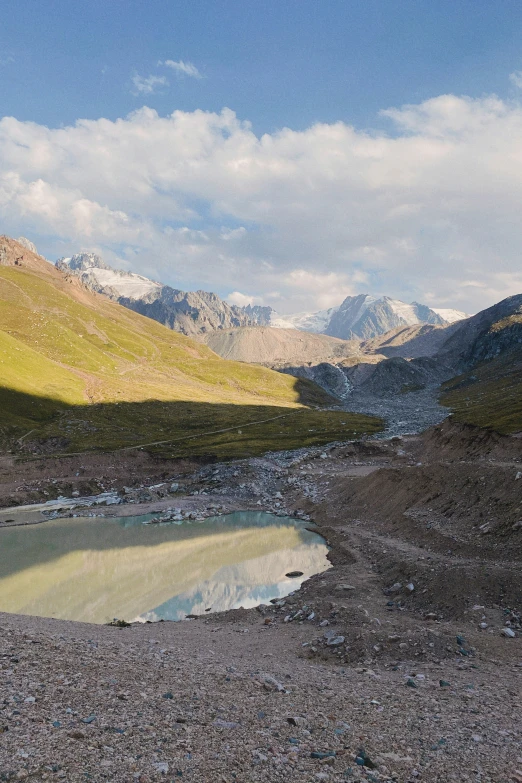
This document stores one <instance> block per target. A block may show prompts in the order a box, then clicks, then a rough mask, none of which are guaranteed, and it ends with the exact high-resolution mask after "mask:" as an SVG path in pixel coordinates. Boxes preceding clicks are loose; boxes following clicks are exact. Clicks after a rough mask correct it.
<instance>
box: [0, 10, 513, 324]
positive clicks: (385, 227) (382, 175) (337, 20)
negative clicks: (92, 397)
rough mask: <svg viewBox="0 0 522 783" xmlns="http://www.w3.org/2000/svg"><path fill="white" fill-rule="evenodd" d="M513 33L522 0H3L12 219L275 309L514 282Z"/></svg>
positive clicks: (176, 280) (50, 243)
mask: <svg viewBox="0 0 522 783" xmlns="http://www.w3.org/2000/svg"><path fill="white" fill-rule="evenodd" d="M521 33H522V3H520V2H519V0H497V1H496V2H490V1H489V0H487V1H486V0H469V1H468V0H451V1H450V0H436V2H434V1H433V0H429V1H428V0H364V1H363V0H359V2H351V1H350V0H344V1H340V0H322V1H321V2H316V1H315V0H314V1H313V2H312V0H300V1H298V0H266V1H265V2H261V1H259V2H257V1H256V0H241V1H236V0H234V1H232V0H220V1H219V2H212V1H211V0H205V1H204V2H203V1H202V0H190V2H183V3H182V2H175V1H174V0H148V1H147V2H145V1H144V0H139V1H137V0H88V2H77V1H75V0H67V1H66V0H46V1H45V2H41V0H16V2H14V1H13V0H4V2H3V3H2V10H1V19H0V117H4V118H6V117H14V118H15V119H16V123H13V122H11V121H8V120H4V121H3V122H2V132H1V133H0V176H1V177H3V180H2V181H3V182H4V186H3V190H2V185H1V182H0V218H1V219H2V221H3V224H4V229H3V230H5V231H6V232H7V233H13V232H18V233H20V234H26V235H30V236H31V238H33V239H35V241H37V243H38V246H39V247H40V248H41V250H42V252H45V253H46V254H47V255H48V256H49V257H50V258H54V257H56V256H58V255H61V254H62V253H63V254H68V253H71V252H74V251H75V250H78V249H95V250H97V251H99V252H102V253H103V254H104V256H105V257H107V259H108V260H110V261H112V262H114V263H117V264H119V265H121V266H125V267H127V268H132V269H135V270H136V271H141V272H144V273H146V274H151V275H154V276H156V277H157V278H160V279H162V280H164V281H165V282H169V283H171V284H173V285H178V286H179V287H192V288H194V287H206V288H208V287H212V288H213V289H214V290H216V291H217V292H218V293H220V294H222V295H229V294H230V293H231V292H234V296H235V295H236V294H237V296H236V301H243V300H242V299H241V297H244V301H247V300H249V301H250V300H251V301H259V302H263V303H269V304H272V305H273V306H275V307H277V308H278V309H280V310H281V311H285V310H287V311H292V310H296V309H304V308H308V307H313V306H314V305H317V306H318V307H322V306H329V305H330V304H334V303H336V300H337V299H339V297H341V298H342V296H343V295H346V294H348V293H357V292H359V291H360V290H369V291H370V292H371V293H390V294H392V295H394V296H400V297H403V298H405V299H409V300H411V299H414V298H415V299H419V300H421V301H427V303H431V304H440V306H442V307H446V306H455V307H462V308H465V309H468V310H469V309H476V308H477V307H478V306H483V305H485V304H490V303H491V300H492V299H494V298H495V297H497V298H500V296H502V295H507V294H508V293H515V291H516V290H517V289H518V287H519V286H520V284H521V281H520V276H519V272H518V268H519V263H518V257H519V252H518V248H519V246H520V240H521V239H522V237H520V236H519V229H518V225H517V224H518V222H519V221H518V219H517V217H516V215H517V214H518V212H517V207H516V204H517V203H518V201H519V197H520V192H519V185H520V187H521V189H522V183H519V181H518V178H517V176H516V173H514V172H512V171H511V169H512V168H513V166H512V159H513V158H517V159H518V148H517V147H514V148H513V149H511V148H510V144H511V142H512V141H513V143H515V141H514V140H515V138H516V137H517V136H518V134H519V126H518V122H519V121H520V122H521V125H520V128H522V118H521V115H520V103H519V100H520V91H521V87H522V73H519V72H522V47H521V45H520V41H521ZM169 63H170V64H169ZM510 75H511V76H510ZM448 96H449V97H448ZM466 96H468V97H466ZM492 96H497V98H494V97H492ZM495 100H497V103H495ZM410 104H411V105H412V106H413V107H415V108H414V109H413V110H412V111H410V112H409V113H408V111H409V110H407V109H405V108H404V107H405V106H407V105H410ZM145 106H146V107H148V108H149V109H151V110H153V112H155V114H154V113H151V114H146V113H145V114H144V113H143V111H142V109H143V107H145ZM224 107H228V108H229V109H230V110H232V112H234V113H235V115H236V117H237V119H234V120H232V119H231V118H230V116H229V115H228V114H227V115H226V117H225V116H224V115H222V114H221V112H222V110H223V109H224ZM387 109H392V112H391V113H388V114H386V115H385V114H383V110H387ZM175 111H176V112H178V113H180V114H178V115H177V117H176V119H175V120H171V121H169V122H168V123H167V124H166V121H165V122H164V120H165V118H168V117H170V116H171V115H172V112H175ZM133 112H137V114H134V115H133V114H132V113H133ZM202 113H204V115H203V114H202ZM129 115H130V117H129ZM101 118H105V119H106V120H108V121H110V122H109V123H103V122H102V121H101ZM441 118H443V119H441ZM79 120H92V121H93V123H92V124H91V125H85V123H84V124H83V125H81V123H80V126H81V127H79V126H78V124H77V123H78V121H79ZM243 123H248V125H244V124H243ZM338 123H342V128H341V131H340V132H337V131H336V128H338V127H339V126H338V125H337V124H338ZM318 124H319V125H318ZM69 126H70V127H69ZM350 126H353V127H354V128H355V131H356V133H355V135H354V134H352V133H351V131H350ZM319 127H322V128H323V130H317V128H319ZM60 128H68V130H67V131H66V132H58V131H57V132H48V131H47V129H60ZM283 128H288V129H290V131H289V133H288V134H286V135H284V134H283V135H282V134H281V129H283ZM314 128H315V129H316V130H314ZM486 128H487V129H488V130H487V131H486V130H485V129H486ZM263 134H267V136H266V137H265V140H264V141H263V139H262V136H263ZM457 137H458V139H457ZM506 137H507V138H508V140H509V144H508V145H507V148H506V144H505V143H503V144H502V145H500V143H499V147H498V149H495V151H494V154H492V153H491V149H492V139H493V140H497V141H498V140H499V139H501V138H502V139H504V142H505V139H506ZM368 138H369V139H371V140H372V142H371V144H370V143H369V142H367V139H368ZM393 141H395V142H396V144H392V143H391V142H393ZM457 142H458V143H457ZM450 143H451V145H452V146H451V150H450V149H449V145H450ZM493 146H494V143H493ZM44 147H45V150H46V152H45V155H44V154H43V152H42V150H43V149H44ZM370 147H371V149H370ZM407 147H408V149H407ZM471 150H475V155H476V156H478V158H479V159H480V160H482V159H483V157H485V158H487V160H486V161H485V162H483V164H482V166H483V168H482V170H481V171H479V172H477V170H476V168H477V167H476V157H475V158H474V157H473V155H471V153H470V151H471ZM120 155H121V160H119V159H118V156H120ZM162 155H163V159H164V160H165V161H166V162H165V169H164V171H162V163H161V160H162V157H161V156H162ZM125 156H127V157H125ZM128 156H130V157H131V158H132V160H131V163H132V165H129V166H128V165H127V164H128V163H129V157H128ZM433 156H435V157H436V159H437V161H439V163H438V164H437V165H439V164H440V169H439V168H437V170H436V171H434V168H433V165H431V163H430V161H431V160H432V159H433ZM86 160H89V165H88V166H87V164H85V161H86ZM108 160H110V163H109V164H108ZM336 161H339V166H337V163H336ZM376 161H378V162H379V163H378V167H379V171H378V172H376V171H375V169H376V165H377V164H376ZM401 161H402V162H401ZM409 166H410V167H411V171H410V173H409V174H408V175H406V174H405V170H406V169H407V168H408V167H409ZM394 167H395V169H396V170H395V169H394ZM108 168H110V169H111V173H110V176H111V177H112V179H111V181H110V182H109V174H108ZM504 168H505V169H506V171H508V172H509V175H508V174H506V177H507V176H509V182H508V181H507V180H506V181H505V182H504V181H503V182H502V184H500V183H498V184H495V172H497V171H499V170H502V171H504ZM112 169H113V170H112ZM127 169H128V170H127ZM202 171H204V172H205V173H204V175H200V172H202ZM231 171H233V172H236V175H237V176H235V177H231V176H230V172H231ZM457 171H460V179H458V180H457V179H455V178H453V179H452V177H455V176H456V175H455V172H457ZM492 172H493V175H492ZM189 173H190V176H189ZM503 176H504V174H502V177H503ZM481 177H482V178H481ZM97 180H98V181H97ZM414 180H415V182H414ZM100 183H101V184H100ZM463 183H465V186H464V188H463V187H462V184H463ZM399 190H400V191H401V192H400V193H399ZM482 191H484V193H482ZM521 192H522V190H521ZM2 193H3V194H4V195H3V196H2ZM480 193H482V195H480ZM283 194H284V199H283ZM2 198H3V201H2ZM278 199H280V201H278ZM362 204H365V205H366V207H365V208H363V206H361V205H362ZM441 205H443V206H444V205H445V208H444V209H442V208H441ZM488 220H489V221H490V225H488V223H487V221H488ZM486 228H487V229H488V230H487V231H486ZM0 230H2V229H1V227H0ZM231 232H235V233H231ZM493 272H494V273H495V275H496V277H495V279H493V278H492V274H493Z"/></svg>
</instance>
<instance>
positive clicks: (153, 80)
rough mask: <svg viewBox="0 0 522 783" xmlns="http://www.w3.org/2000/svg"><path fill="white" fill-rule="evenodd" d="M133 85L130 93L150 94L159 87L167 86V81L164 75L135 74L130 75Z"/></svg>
mask: <svg viewBox="0 0 522 783" xmlns="http://www.w3.org/2000/svg"><path fill="white" fill-rule="evenodd" d="M132 84H133V85H134V87H133V89H132V93H133V94H134V95H152V94H153V93H155V92H157V90H158V88H159V87H168V86H169V82H168V79H167V78H166V77H165V76H154V75H151V76H140V75H139V74H137V73H136V74H135V75H134V76H133V77H132Z"/></svg>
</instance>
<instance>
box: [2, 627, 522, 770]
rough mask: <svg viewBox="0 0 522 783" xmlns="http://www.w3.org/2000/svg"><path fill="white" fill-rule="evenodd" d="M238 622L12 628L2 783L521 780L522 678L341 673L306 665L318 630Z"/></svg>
mask: <svg viewBox="0 0 522 783" xmlns="http://www.w3.org/2000/svg"><path fill="white" fill-rule="evenodd" d="M239 614H241V613H239ZM237 615H238V613H235V616H234V617H233V618H231V619H230V620H229V621H227V622H225V623H221V624H219V625H217V626H216V625H214V624H213V623H212V622H211V621H208V624H204V623H200V622H199V621H194V622H190V621H187V622H186V623H183V624H171V623H164V624H158V625H155V626H141V627H132V628H130V629H116V628H105V627H93V626H88V625H82V624H75V623H67V622H60V621H52V620H40V619H32V618H18V617H13V616H8V615H2V616H0V624H1V625H0V628H1V633H2V636H1V645H0V651H1V652H0V654H1V656H2V657H1V660H2V671H1V681H2V695H3V704H2V711H1V719H0V721H1V726H0V728H1V730H2V731H3V733H2V735H1V737H0V758H1V766H0V770H1V773H0V779H2V780H17V779H18V780H19V779H26V778H28V779H33V780H53V779H63V780H67V781H85V780H93V781H103V780H110V781H131V780H137V781H140V783H146V782H147V781H156V780H178V779H185V780H192V781H223V782H225V781H226V782H227V783H232V781H238V782H239V781H286V780H292V781H316V780H331V781H335V780H344V781H350V780H352V781H356V780H370V781H371V780H378V781H391V780H396V781H416V780H425V781H430V782H431V781H437V782H439V781H440V783H442V782H443V781H444V782H446V781H481V782H482V783H486V781H487V782H491V783H501V781H506V782H507V781H516V780H518V778H517V777H516V770H517V769H520V768H521V767H522V759H521V758H520V754H521V750H520V729H521V726H520V702H519V699H520V693H521V689H520V675H521V673H522V669H521V668H520V667H517V666H514V665H513V666H510V667H507V668H506V669H505V670H504V671H503V677H502V684H500V683H499V682H498V679H497V678H498V673H499V672H498V668H497V666H496V664H495V663H494V662H492V661H481V662H480V664H476V663H473V664H472V663H470V662H468V661H465V662H462V661H460V660H459V661H457V660H448V661H444V662H443V663H441V664H438V665H437V664H435V663H431V664H414V663H407V662H403V663H399V664H397V665H396V666H392V665H391V664H390V665H388V666H387V667H383V666H378V667H376V668H375V667H374V668H370V667H365V666H359V667H354V668H348V667H346V668H344V667H332V666H330V665H327V664H320V663H314V662H310V661H308V660H303V659H300V658H298V657H296V651H297V650H298V649H299V648H300V645H301V644H302V642H301V639H302V638H303V629H302V627H299V626H295V627H294V628H291V629H289V628H288V627H287V628H285V627H284V626H282V627H279V628H277V627H272V626H265V625H264V622H263V620H262V618H259V619H258V620H257V621H253V620H252V616H251V615H247V613H245V618H244V619H243V620H242V619H241V618H240V617H238V616H237ZM441 680H443V681H444V682H445V683H448V684H447V685H442V686H441V685H440V681H441ZM313 754H315V757H314V755H313ZM317 754H320V755H319V757H317ZM322 754H329V755H323V756H322V757H321V755H322ZM357 759H359V763H358V761H357ZM361 761H365V762H366V766H359V764H360V763H361ZM368 765H369V766H368ZM373 765H375V766H376V767H377V768H374V767H373Z"/></svg>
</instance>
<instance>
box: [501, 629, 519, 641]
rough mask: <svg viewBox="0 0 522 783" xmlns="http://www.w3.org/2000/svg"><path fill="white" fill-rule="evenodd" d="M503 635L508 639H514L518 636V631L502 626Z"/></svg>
mask: <svg viewBox="0 0 522 783" xmlns="http://www.w3.org/2000/svg"><path fill="white" fill-rule="evenodd" d="M500 633H501V634H502V636H505V637H506V638H507V639H514V638H515V636H516V633H515V632H514V631H513V629H512V628H502V630H501V632H500Z"/></svg>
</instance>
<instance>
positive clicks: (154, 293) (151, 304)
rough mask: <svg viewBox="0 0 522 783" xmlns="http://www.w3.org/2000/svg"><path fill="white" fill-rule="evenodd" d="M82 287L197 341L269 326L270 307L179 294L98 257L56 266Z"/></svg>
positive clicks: (205, 294) (65, 260) (207, 295)
mask: <svg viewBox="0 0 522 783" xmlns="http://www.w3.org/2000/svg"><path fill="white" fill-rule="evenodd" d="M56 266H57V267H58V269H62V270H68V271H70V272H72V273H73V274H75V275H77V276H78V277H79V278H80V280H81V281H82V283H83V284H84V285H86V286H87V287H88V288H90V289H91V290H92V291H96V292H97V293H99V294H104V295H105V296H108V297H109V298H110V299H113V300H114V301H116V302H118V303H119V304H121V305H123V306H124V307H128V308H129V309H130V310H134V311H136V312H138V313H141V315H146V316H148V317H149V318H153V319H154V320H155V321H159V322H160V323H162V324H163V325H164V326H168V327H169V328H170V329H174V330H175V331H177V332H182V333H183V334H186V335H190V336H192V337H195V336H197V335H199V334H204V333H206V332H210V331H214V330H216V329H230V328H233V327H239V326H256V325H258V324H267V323H268V320H269V318H270V313H271V308H269V307H250V306H248V307H237V306H236V305H229V304H228V302H224V301H223V300H222V299H220V297H219V296H217V295H216V294H213V293H209V292H207V291H179V290H178V289H176V288H171V287H170V286H168V285H163V284H162V283H157V282H155V281H154V280H149V278H147V277H143V276H142V275H138V274H136V273H135V272H124V271H122V270H120V269H113V268H112V267H110V266H109V265H108V264H106V263H105V261H104V260H103V259H102V258H100V256H97V255H96V254H95V253H77V254H76V255H74V256H71V257H70V258H61V259H59V260H58V261H57V262H56Z"/></svg>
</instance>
